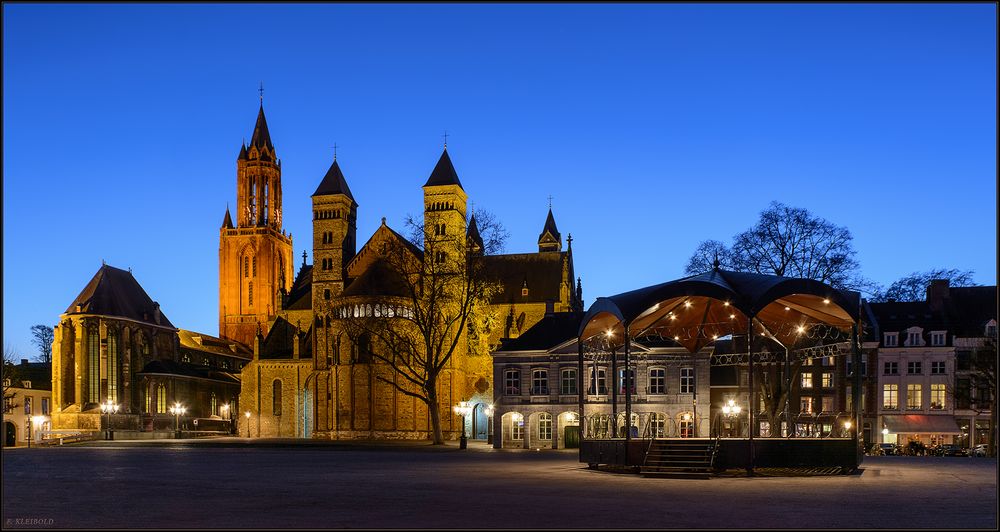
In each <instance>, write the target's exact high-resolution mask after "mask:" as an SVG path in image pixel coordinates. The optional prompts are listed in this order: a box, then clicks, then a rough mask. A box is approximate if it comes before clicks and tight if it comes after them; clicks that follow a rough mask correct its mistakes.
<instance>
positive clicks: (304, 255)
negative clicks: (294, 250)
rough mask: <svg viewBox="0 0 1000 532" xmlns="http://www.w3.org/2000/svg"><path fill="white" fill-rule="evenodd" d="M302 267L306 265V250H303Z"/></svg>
mask: <svg viewBox="0 0 1000 532" xmlns="http://www.w3.org/2000/svg"><path fill="white" fill-rule="evenodd" d="M302 265H303V266H305V265H306V250H304V249H303V250H302Z"/></svg>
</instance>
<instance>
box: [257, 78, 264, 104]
mask: <svg viewBox="0 0 1000 532" xmlns="http://www.w3.org/2000/svg"><path fill="white" fill-rule="evenodd" d="M257 92H258V93H260V103H264V82H263V81H261V82H260V88H258V89H257Z"/></svg>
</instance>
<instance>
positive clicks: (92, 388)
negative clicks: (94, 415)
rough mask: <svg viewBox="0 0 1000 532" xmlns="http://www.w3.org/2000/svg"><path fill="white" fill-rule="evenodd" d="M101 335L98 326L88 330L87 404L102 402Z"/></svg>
mask: <svg viewBox="0 0 1000 532" xmlns="http://www.w3.org/2000/svg"><path fill="white" fill-rule="evenodd" d="M100 389H101V334H100V331H99V330H98V329H97V327H96V326H94V327H90V328H88V329H87V402H89V403H99V402H101V391H100Z"/></svg>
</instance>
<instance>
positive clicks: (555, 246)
mask: <svg viewBox="0 0 1000 532" xmlns="http://www.w3.org/2000/svg"><path fill="white" fill-rule="evenodd" d="M538 251H539V253H541V252H545V251H557V252H558V251H562V235H560V234H559V229H557V228H556V219H555V218H554V217H553V216H552V207H549V215H548V216H547V217H546V218H545V226H544V227H542V233H541V234H540V235H538Z"/></svg>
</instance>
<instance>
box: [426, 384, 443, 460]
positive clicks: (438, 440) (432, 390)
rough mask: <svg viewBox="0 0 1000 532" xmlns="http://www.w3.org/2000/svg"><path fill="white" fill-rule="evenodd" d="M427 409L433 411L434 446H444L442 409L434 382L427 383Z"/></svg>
mask: <svg viewBox="0 0 1000 532" xmlns="http://www.w3.org/2000/svg"><path fill="white" fill-rule="evenodd" d="M427 408H429V409H430V411H431V431H432V434H433V443H434V445H442V444H444V433H443V432H442V431H441V408H440V405H439V404H438V396H437V385H436V384H435V383H434V381H433V380H428V382H427Z"/></svg>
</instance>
